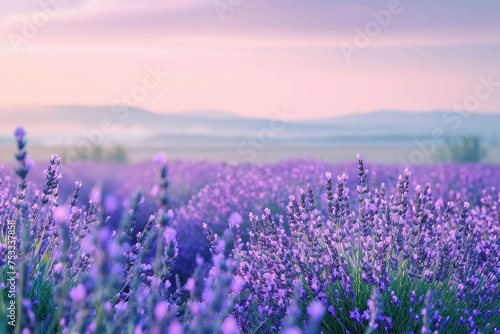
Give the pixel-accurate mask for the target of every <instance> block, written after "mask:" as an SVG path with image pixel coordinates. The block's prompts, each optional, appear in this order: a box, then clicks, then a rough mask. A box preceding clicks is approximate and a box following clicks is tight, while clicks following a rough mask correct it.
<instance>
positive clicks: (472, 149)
mask: <svg viewBox="0 0 500 334" xmlns="http://www.w3.org/2000/svg"><path fill="white" fill-rule="evenodd" d="M446 153H447V156H448V157H449V159H450V160H451V161H452V162H459V163H460V162H461V163H468V162H480V161H481V160H483V159H484V158H485V157H486V156H487V155H488V151H487V150H486V148H484V147H483V143H482V138H481V137H479V136H464V137H461V138H459V139H447V140H446Z"/></svg>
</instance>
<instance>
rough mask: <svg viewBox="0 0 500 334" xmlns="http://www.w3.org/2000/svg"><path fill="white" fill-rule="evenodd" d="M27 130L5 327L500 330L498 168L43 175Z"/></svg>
mask: <svg viewBox="0 0 500 334" xmlns="http://www.w3.org/2000/svg"><path fill="white" fill-rule="evenodd" d="M15 137H16V142H17V148H18V152H17V153H16V155H15V157H16V161H17V165H16V167H15V170H14V171H15V173H14V174H12V173H11V172H10V171H9V169H8V168H3V169H2V180H1V181H2V184H1V188H0V217H1V224H2V225H1V228H0V238H1V248H0V251H1V253H2V255H3V256H2V257H1V258H0V265H1V272H2V279H1V282H2V293H1V294H0V327H1V328H0V332H1V333H9V332H15V333H23V334H27V333H134V334H140V333H170V334H175V333H222V334H235V333H287V334H293V333H320V332H323V333H351V334H354V333H500V331H499V330H497V328H500V314H499V313H500V298H499V297H500V287H499V279H500V259H499V256H500V234H499V233H500V226H499V223H498V222H499V220H500V217H499V213H498V206H499V204H500V193H499V191H498V186H499V183H500V168H499V167H498V166H487V165H439V166H418V167H416V168H415V170H414V171H413V173H412V175H411V177H410V172H409V171H405V172H404V173H402V175H400V176H399V178H397V177H394V175H396V176H397V175H398V171H397V168H396V167H395V166H383V165H373V166H370V169H371V171H370V172H369V171H368V170H367V168H366V167H365V164H364V162H363V161H362V160H361V159H360V158H359V157H358V163H357V165H351V164H345V165H335V166H332V165H330V164H327V163H321V162H317V161H307V160H296V161H286V162H283V163H279V164H275V165H252V164H244V165H237V166H231V165H226V164H217V163H208V162H191V163H188V162H180V161H177V162H169V164H168V166H167V161H166V157H165V156H164V155H162V154H160V155H158V156H157V158H156V159H155V163H154V166H153V165H150V164H140V165H135V166H122V165H114V164H105V165H95V164H90V163H88V162H85V163H83V164H82V165H81V166H80V167H79V168H76V169H67V168H66V167H65V166H64V164H63V163H62V161H61V158H60V157H58V156H57V155H53V156H52V157H51V158H50V160H49V163H48V166H47V168H46V169H45V171H44V173H43V174H41V173H39V172H37V170H36V169H37V168H34V164H33V162H32V161H31V159H30V158H29V156H28V154H27V152H26V142H25V140H24V137H25V133H24V130H23V129H22V128H19V129H17V130H16V132H15ZM96 166H98V167H96ZM91 167H93V168H94V170H95V168H99V172H100V173H99V174H100V179H97V178H96V176H95V174H96V173H95V172H94V173H92V174H90V173H89V172H88V171H89V170H91ZM334 169H336V170H340V171H345V172H347V173H348V174H349V175H351V176H352V175H353V174H354V175H357V177H354V178H353V177H351V178H349V177H348V176H347V174H341V175H340V176H338V177H337V178H335V177H334V176H333V175H332V174H331V173H329V172H326V171H328V170H334ZM155 171H156V173H155ZM325 172H326V174H325ZM62 174H64V175H65V178H64V179H62ZM155 174H156V175H155ZM68 176H69V177H71V178H72V179H73V180H75V179H82V180H83V181H84V182H81V181H77V182H74V181H72V182H70V181H68ZM424 182H428V183H424ZM419 184H422V185H423V186H420V185H419ZM304 186H305V187H304ZM301 187H304V189H301ZM350 189H355V192H351V191H350ZM315 191H316V192H315ZM250 212H252V213H250ZM257 213H260V214H257Z"/></svg>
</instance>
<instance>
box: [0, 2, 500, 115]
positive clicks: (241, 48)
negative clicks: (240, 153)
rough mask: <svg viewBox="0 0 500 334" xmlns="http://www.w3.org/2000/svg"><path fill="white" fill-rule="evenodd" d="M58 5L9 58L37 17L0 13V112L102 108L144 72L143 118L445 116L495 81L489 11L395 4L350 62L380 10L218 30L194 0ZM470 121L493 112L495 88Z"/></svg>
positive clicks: (277, 16) (241, 18) (35, 9)
mask: <svg viewBox="0 0 500 334" xmlns="http://www.w3.org/2000/svg"><path fill="white" fill-rule="evenodd" d="M55 1H56V0H52V2H55ZM60 1H61V2H62V0H60ZM65 1H66V2H68V4H67V5H61V6H58V7H59V8H58V9H57V10H58V12H57V14H56V15H54V17H53V18H50V20H49V21H48V22H47V24H46V25H44V26H43V27H41V28H40V29H39V31H38V33H37V34H36V36H33V37H30V38H26V39H24V40H23V41H24V42H26V43H23V44H22V45H19V49H18V50H17V52H16V50H15V47H13V44H12V43H11V41H10V39H12V38H13V37H12V36H14V35H13V34H16V36H21V37H22V36H23V35H22V28H23V25H25V22H26V20H28V21H33V17H34V15H37V14H36V13H40V12H41V10H42V9H41V7H40V5H39V3H38V2H36V1H28V0H19V1H16V2H14V1H11V2H9V3H7V4H6V3H5V2H3V3H2V4H0V13H2V14H0V22H1V24H0V87H1V90H0V108H8V107H15V106H39V105H111V104H112V103H113V101H116V99H118V98H120V96H121V95H122V94H128V93H129V92H131V90H133V89H134V88H135V87H137V86H138V85H141V84H142V80H143V78H144V76H145V75H146V74H147V71H146V68H147V67H155V66H160V67H161V68H162V69H163V70H164V71H166V72H169V73H170V76H169V77H168V78H167V79H166V80H165V81H164V82H162V83H161V84H160V86H159V87H158V88H156V89H154V90H153V91H151V92H149V93H148V95H147V97H146V98H145V99H144V100H143V101H141V102H140V103H138V106H140V107H141V108H144V109H149V110H152V111H158V112H178V111H187V110H205V109H209V110H225V111H230V112H235V113H239V114H243V115H252V116H261V117H267V116H270V115H272V110H273V109H274V108H281V107H284V106H286V107H287V108H288V109H290V110H292V111H293V112H294V113H295V114H296V115H297V116H298V117H299V118H316V117H328V116H334V115H339V114H347V113H352V112H365V111H372V110H380V109H396V110H409V111H425V110H437V109H442V110H443V109H450V108H452V107H453V105H454V104H456V103H460V102H462V101H463V100H464V99H465V98H466V97H467V96H468V95H470V94H473V93H474V90H475V87H476V86H477V85H478V77H479V76H483V77H487V76H493V77H494V78H496V79H497V81H500V63H499V62H498V59H499V55H500V23H499V22H498V17H499V14H500V5H499V4H498V2H494V1H485V2H484V4H482V5H481V8H475V7H471V6H472V5H471V4H470V3H469V2H468V1H465V0H458V1H453V2H452V1H443V2H441V3H440V4H435V2H434V1H430V0H422V1H418V2H410V1H408V0H406V1H403V0H401V5H400V6H401V8H402V10H401V11H400V12H399V13H397V14H394V15H393V16H392V18H391V22H390V24H388V25H387V27H383V28H382V29H381V31H380V33H379V34H377V36H375V37H373V38H371V39H370V40H371V44H370V46H368V47H366V48H363V49H361V51H360V53H359V54H356V55H353V57H352V61H351V62H347V61H346V59H345V57H344V55H343V53H342V51H341V49H340V47H339V46H340V45H341V44H342V43H344V44H345V43H349V44H351V45H352V44H353V39H354V36H355V30H354V29H355V28H356V27H358V28H361V29H364V27H365V25H366V24H367V23H368V22H371V21H373V20H374V19H373V16H372V15H371V14H370V13H371V12H372V11H373V10H375V11H380V10H385V9H387V6H388V5H387V3H388V2H387V1H341V0H335V1H326V0H311V1H300V0H287V1H285V0H265V1H264V0H242V1H241V4H240V5H237V6H235V7H234V8H233V9H234V10H233V11H231V12H227V13H226V14H225V15H224V20H221V19H220V17H219V16H218V15H217V12H216V10H215V9H214V7H213V5H212V1H205V0H203V1H202V0H182V1H181V0H168V1H162V0H149V1H140V2H139V1H132V0H120V1H118V0H78V1H76V0H75V1H70V0H65ZM221 1H223V0H221ZM42 2H44V3H47V2H50V0H45V1H42ZM40 17H41V16H40ZM23 38H24V37H23ZM478 111H483V112H489V111H500V88H499V92H497V93H496V94H493V95H492V96H491V98H489V99H488V100H486V101H482V102H481V105H480V107H479V108H478Z"/></svg>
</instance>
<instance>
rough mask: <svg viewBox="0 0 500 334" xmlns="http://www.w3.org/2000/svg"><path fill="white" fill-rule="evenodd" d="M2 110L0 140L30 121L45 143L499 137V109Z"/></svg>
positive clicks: (34, 135)
mask: <svg viewBox="0 0 500 334" xmlns="http://www.w3.org/2000/svg"><path fill="white" fill-rule="evenodd" d="M0 114H1V115H3V117H2V118H3V120H2V124H1V125H0V131H1V132H0V133H1V134H0V144H2V143H4V142H9V143H10V142H11V140H10V138H11V137H10V134H11V133H12V132H13V129H14V128H15V127H16V126H18V125H22V126H24V127H25V129H26V131H27V133H28V135H29V138H30V140H31V142H36V143H39V144H47V145H59V144H61V143H67V142H73V141H76V140H78V139H79V138H84V137H85V136H90V137H92V136H94V138H97V137H96V136H101V134H102V139H103V140H104V142H105V143H123V144H137V145H148V144H149V145H183V144H185V145H194V144H198V145H200V144H218V145H219V144H220V145H222V144H224V143H226V144H232V143H233V142H237V141H241V140H243V139H247V138H249V137H257V136H260V137H262V138H264V139H265V138H271V137H272V138H271V139H272V140H273V142H274V143H275V144H286V143H294V144H296V145H298V144H315V145H320V144H325V143H326V144H328V143H348V142H364V143H366V144H369V143H379V142H386V141H391V142H394V143H398V142H407V141H410V140H414V139H415V138H428V137H432V136H433V135H435V136H441V137H453V136H462V135H470V134H474V135H481V136H483V137H484V138H485V139H486V140H488V141H491V142H494V143H496V141H497V137H499V138H500V113H497V114H460V113H450V112H445V111H433V112H421V113H415V112H403V111H376V112H371V113H363V114H353V115H346V116H338V117H332V118H326V119H311V120H292V121H287V122H283V121H280V120H275V121H274V122H273V121H272V120H270V119H263V118H251V117H245V116H240V115H237V114H233V113H230V112H224V111H210V110H209V111H191V112H184V113H169V114H161V113H154V112H150V111H147V110H143V109H138V108H128V109H123V108H122V109H120V108H116V109H113V108H111V107H85V106H58V107H36V108H14V109H9V110H6V109H0ZM99 133H100V134H99Z"/></svg>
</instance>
